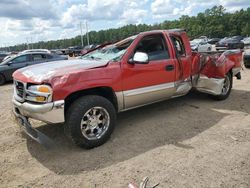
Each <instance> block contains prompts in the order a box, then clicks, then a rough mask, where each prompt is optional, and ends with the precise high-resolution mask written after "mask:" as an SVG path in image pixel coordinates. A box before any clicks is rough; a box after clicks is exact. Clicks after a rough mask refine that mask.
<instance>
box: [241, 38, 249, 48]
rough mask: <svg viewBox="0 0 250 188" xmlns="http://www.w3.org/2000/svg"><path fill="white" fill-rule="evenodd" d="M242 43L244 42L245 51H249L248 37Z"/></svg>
mask: <svg viewBox="0 0 250 188" xmlns="http://www.w3.org/2000/svg"><path fill="white" fill-rule="evenodd" d="M242 42H244V45H245V48H246V49H250V37H247V38H244V39H243V40H242Z"/></svg>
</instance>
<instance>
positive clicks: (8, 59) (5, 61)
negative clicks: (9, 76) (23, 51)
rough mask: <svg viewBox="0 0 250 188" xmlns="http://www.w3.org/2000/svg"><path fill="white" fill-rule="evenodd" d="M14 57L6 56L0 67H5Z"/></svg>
mask: <svg viewBox="0 0 250 188" xmlns="http://www.w3.org/2000/svg"><path fill="white" fill-rule="evenodd" d="M15 57H16V55H9V56H6V57H5V58H4V59H3V61H2V62H1V63H0V64H1V65H5V64H6V63H8V62H10V61H11V60H12V59H14V58H15Z"/></svg>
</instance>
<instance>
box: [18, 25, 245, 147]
mask: <svg viewBox="0 0 250 188" xmlns="http://www.w3.org/2000/svg"><path fill="white" fill-rule="evenodd" d="M241 62H242V52H241V51H240V50H229V51H225V52H223V53H222V52H208V53H197V52H192V51H191V48H190V42H189V39H188V37H187V34H186V32H185V31H184V30H178V29H175V30H159V31H149V32H143V33H140V34H138V35H136V36H132V37H129V38H126V39H124V40H122V41H120V42H117V43H115V44H112V45H108V46H105V47H103V48H101V49H97V50H95V51H93V52H91V53H88V54H86V55H85V56H83V57H82V59H76V60H68V61H60V62H50V63H45V64H40V65H34V66H30V67H27V68H23V69H19V70H17V71H16V72H15V73H14V74H13V77H14V96H13V105H14V113H15V115H16V116H17V117H18V119H19V120H20V122H21V124H22V125H23V127H24V128H25V131H26V133H27V134H28V135H30V136H31V137H32V138H34V139H37V140H38V141H39V134H38V133H37V132H36V129H34V128H32V126H31V124H30V123H29V121H28V118H33V119H37V120H41V121H44V122H47V123H64V125H65V133H66V134H67V135H68V136H69V137H70V138H71V139H72V140H73V142H74V143H75V144H77V145H79V146H81V147H84V148H93V147H96V146H99V145H101V144H103V143H105V142H106V141H107V140H108V138H109V137H110V135H111V133H112V131H113V129H114V127H115V123H116V114H117V113H118V112H122V111H125V110H129V109H132V108H136V107H140V106H143V105H147V104H151V103H154V102H159V101H162V100H165V99H170V98H174V97H179V96H183V95H186V94H187V93H188V92H189V91H190V90H191V89H192V88H193V89H196V90H198V91H200V92H204V93H207V94H209V95H211V96H212V98H214V99H216V100H224V99H226V98H227V97H228V96H229V94H230V91H231V88H232V84H233V77H234V76H236V77H237V78H238V79H240V78H241V75H240V70H241Z"/></svg>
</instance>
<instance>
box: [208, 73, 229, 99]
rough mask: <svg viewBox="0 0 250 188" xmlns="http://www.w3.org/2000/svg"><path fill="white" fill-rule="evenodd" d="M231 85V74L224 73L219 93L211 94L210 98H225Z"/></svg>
mask: <svg viewBox="0 0 250 188" xmlns="http://www.w3.org/2000/svg"><path fill="white" fill-rule="evenodd" d="M232 86H233V78H232V74H231V73H230V72H229V73H227V74H226V77H225V80H224V84H223V88H222V91H221V94H220V95H212V98H213V99H215V100H225V99H227V98H228V97H229V95H230V93H231V89H232Z"/></svg>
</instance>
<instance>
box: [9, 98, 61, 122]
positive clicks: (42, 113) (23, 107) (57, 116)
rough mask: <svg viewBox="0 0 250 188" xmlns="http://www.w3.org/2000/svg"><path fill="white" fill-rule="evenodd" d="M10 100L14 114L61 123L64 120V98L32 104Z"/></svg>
mask: <svg viewBox="0 0 250 188" xmlns="http://www.w3.org/2000/svg"><path fill="white" fill-rule="evenodd" d="M12 102H13V105H14V114H15V115H16V116H19V115H22V116H25V117H28V118H33V119H36V120H40V121H43V122H46V123H63V122H64V121H65V118H64V100H60V101H55V102H51V103H45V104H33V103H29V102H24V103H21V102H19V101H17V100H16V99H15V98H13V100H12Z"/></svg>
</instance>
